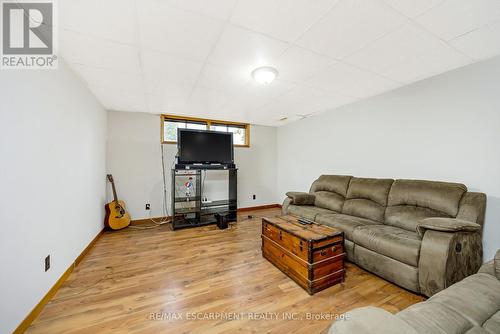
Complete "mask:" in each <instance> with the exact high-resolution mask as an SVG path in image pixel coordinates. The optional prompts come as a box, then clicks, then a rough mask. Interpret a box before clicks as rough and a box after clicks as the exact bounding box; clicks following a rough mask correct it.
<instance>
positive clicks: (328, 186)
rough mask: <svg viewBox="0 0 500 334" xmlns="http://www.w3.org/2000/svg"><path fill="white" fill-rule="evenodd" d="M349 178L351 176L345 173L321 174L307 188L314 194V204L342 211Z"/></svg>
mask: <svg viewBox="0 0 500 334" xmlns="http://www.w3.org/2000/svg"><path fill="white" fill-rule="evenodd" d="M350 180H351V176H346V175H321V176H320V177H319V178H318V179H317V180H316V181H314V182H313V184H312V185H311V189H310V190H309V192H310V193H311V194H314V195H316V200H315V202H314V205H315V206H317V207H320V208H324V209H328V210H333V211H336V212H340V211H342V206H343V205H344V200H345V196H346V195H347V187H348V186H349V181H350Z"/></svg>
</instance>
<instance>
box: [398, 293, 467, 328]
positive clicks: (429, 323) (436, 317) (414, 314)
mask: <svg viewBox="0 0 500 334" xmlns="http://www.w3.org/2000/svg"><path fill="white" fill-rule="evenodd" d="M396 316H397V317H398V318H399V319H401V320H404V321H405V322H406V323H407V324H408V325H410V326H411V327H412V328H414V329H415V330H416V331H417V332H418V333H429V334H432V333H436V334H437V333H439V334H462V333H465V332H467V331H468V330H469V329H470V328H472V327H473V324H472V323H471V322H470V321H469V320H467V319H466V318H464V317H463V316H462V315H461V314H460V313H458V312H456V311H454V310H452V309H449V308H447V307H443V305H442V304H441V303H433V302H431V301H427V302H421V303H417V304H413V305H412V306H410V307H408V308H406V309H404V310H403V311H401V312H399V313H398V314H397V315H396Z"/></svg>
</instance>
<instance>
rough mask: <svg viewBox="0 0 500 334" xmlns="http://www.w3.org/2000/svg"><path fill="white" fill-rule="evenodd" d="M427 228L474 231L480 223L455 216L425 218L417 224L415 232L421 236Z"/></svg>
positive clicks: (443, 230)
mask: <svg viewBox="0 0 500 334" xmlns="http://www.w3.org/2000/svg"><path fill="white" fill-rule="evenodd" d="M427 230H433V231H442V232H461V231H463V232H476V231H480V230H481V225H479V224H477V223H473V222H470V221H466V220H462V219H455V218H438V217H434V218H426V219H422V220H421V221H420V222H418V224H417V233H418V234H419V235H420V236H421V237H422V236H423V235H424V233H425V231H427Z"/></svg>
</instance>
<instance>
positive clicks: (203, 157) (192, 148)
mask: <svg viewBox="0 0 500 334" xmlns="http://www.w3.org/2000/svg"><path fill="white" fill-rule="evenodd" d="M177 146H178V149H179V153H178V156H179V163H183V164H190V163H221V164H229V163H233V134H232V133H226V132H216V131H203V130H190V129H178V133H177Z"/></svg>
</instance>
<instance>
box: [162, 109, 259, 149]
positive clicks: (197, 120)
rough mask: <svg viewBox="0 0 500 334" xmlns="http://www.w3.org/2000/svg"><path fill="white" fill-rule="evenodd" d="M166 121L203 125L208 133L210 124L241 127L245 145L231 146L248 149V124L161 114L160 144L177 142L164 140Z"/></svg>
mask: <svg viewBox="0 0 500 334" xmlns="http://www.w3.org/2000/svg"><path fill="white" fill-rule="evenodd" d="M166 120H172V121H179V122H188V123H189V122H192V123H205V124H206V125H207V129H208V130H209V131H210V127H211V125H212V123H213V124H214V125H226V126H235V127H242V128H244V129H245V144H243V145H238V144H233V146H234V147H250V124H248V123H240V122H231V121H221V120H215V119H208V118H196V117H186V116H177V115H167V114H162V115H160V130H161V131H160V136H161V137H160V142H161V143H162V144H177V141H172V140H164V138H165V133H164V131H165V126H164V124H165V121H166Z"/></svg>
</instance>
